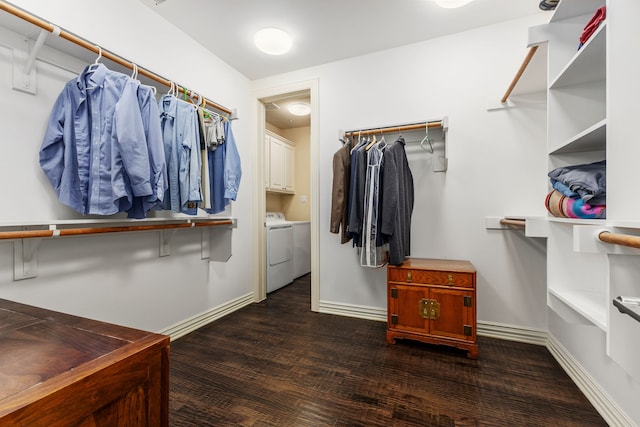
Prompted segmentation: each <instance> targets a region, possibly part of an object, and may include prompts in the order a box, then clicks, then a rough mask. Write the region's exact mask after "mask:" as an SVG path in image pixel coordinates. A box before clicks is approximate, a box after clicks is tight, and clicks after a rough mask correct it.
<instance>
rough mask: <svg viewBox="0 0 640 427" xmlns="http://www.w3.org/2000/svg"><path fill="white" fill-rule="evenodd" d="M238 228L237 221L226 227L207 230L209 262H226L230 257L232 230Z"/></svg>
mask: <svg viewBox="0 0 640 427" xmlns="http://www.w3.org/2000/svg"><path fill="white" fill-rule="evenodd" d="M237 227H238V222H237V219H234V220H233V224H232V225H230V226H228V227H212V228H210V229H209V239H210V241H209V261H216V262H227V261H229V259H230V258H231V255H232V250H231V249H232V247H231V246H232V245H231V238H232V236H233V229H234V228H237Z"/></svg>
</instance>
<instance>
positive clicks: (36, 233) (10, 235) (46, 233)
mask: <svg viewBox="0 0 640 427" xmlns="http://www.w3.org/2000/svg"><path fill="white" fill-rule="evenodd" d="M219 225H233V220H230V219H225V220H216V221H199V222H183V223H177V224H151V225H127V226H121V227H88V228H66V229H59V230H23V231H2V232H0V240H8V239H29V238H37V237H41V238H42V237H57V236H80V235H87V234H102V233H123V232H130V231H150V230H166V229H172V228H193V227H215V226H219Z"/></svg>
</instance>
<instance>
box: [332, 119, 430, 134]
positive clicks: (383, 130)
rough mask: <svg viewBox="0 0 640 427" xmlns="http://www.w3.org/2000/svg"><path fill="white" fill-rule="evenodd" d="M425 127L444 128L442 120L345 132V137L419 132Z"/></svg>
mask: <svg viewBox="0 0 640 427" xmlns="http://www.w3.org/2000/svg"><path fill="white" fill-rule="evenodd" d="M425 125H426V126H427V127H429V128H440V127H442V120H438V121H437V122H424V123H416V124H413V125H404V126H388V127H382V128H371V129H363V130H350V131H347V132H345V133H344V134H345V136H347V135H374V134H375V135H378V134H381V133H392V132H404V131H408V130H419V129H424V128H425Z"/></svg>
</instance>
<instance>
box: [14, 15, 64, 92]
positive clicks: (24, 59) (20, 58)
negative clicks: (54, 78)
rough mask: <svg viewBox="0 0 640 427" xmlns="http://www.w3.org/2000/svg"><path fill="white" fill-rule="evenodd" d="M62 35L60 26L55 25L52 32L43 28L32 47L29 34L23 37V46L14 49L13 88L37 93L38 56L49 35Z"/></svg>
mask: <svg viewBox="0 0 640 427" xmlns="http://www.w3.org/2000/svg"><path fill="white" fill-rule="evenodd" d="M49 34H53V35H55V36H59V35H60V28H59V27H57V26H55V25H53V30H52V31H51V33H50V32H49V31H47V30H44V29H41V30H40V33H39V34H38V38H37V39H36V41H35V42H34V44H33V47H31V39H30V38H29V37H27V36H25V37H23V38H22V46H21V47H20V48H14V49H13V61H12V62H13V89H15V90H19V91H21V92H25V93H29V94H31V95H35V94H36V91H37V88H38V87H37V86H38V85H37V79H36V68H35V67H34V65H35V63H36V58H37V57H38V53H40V49H42V46H43V45H44V42H45V41H46V39H47V35H49Z"/></svg>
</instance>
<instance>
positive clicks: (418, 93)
mask: <svg viewBox="0 0 640 427" xmlns="http://www.w3.org/2000/svg"><path fill="white" fill-rule="evenodd" d="M542 18H544V19H548V17H545V16H542V17H540V16H536V17H531V18H526V19H520V20H516V21H511V22H505V23H501V24H497V25H493V26H489V27H485V28H480V29H477V30H473V31H469V32H465V33H460V34H456V35H452V36H447V37H443V38H440V39H436V40H431V41H425V42H422V43H417V44H414V45H409V46H404V47H401V48H397V49H393V50H389V51H385V52H380V53H375V54H371V55H366V56H362V57H357V58H351V59H348V60H344V61H340V62H336V63H332V64H327V65H324V66H319V67H314V68H309V69H306V70H301V71H298V72H295V73H289V74H285V75H280V76H276V77H272V78H267V79H263V80H260V81H255V82H253V83H254V89H255V90H265V89H266V88H271V87H278V86H283V85H286V84H288V83H291V82H296V81H304V80H310V79H314V78H318V80H319V87H320V95H319V98H320V112H319V120H320V129H319V136H320V138H319V139H320V147H319V153H317V155H318V156H319V159H320V167H319V173H320V212H321V218H320V219H321V221H320V224H319V226H320V265H321V269H320V283H321V288H320V300H321V303H320V306H321V307H322V304H323V302H324V303H328V304H331V303H338V304H344V305H346V306H364V308H365V309H371V311H372V312H375V311H376V310H378V311H377V312H378V313H380V312H384V311H385V310H386V294H385V280H386V277H385V270H384V269H380V270H370V269H364V268H361V267H359V264H358V259H357V256H356V253H355V251H354V249H353V248H351V245H350V244H346V245H340V240H339V236H338V235H333V234H330V233H329V231H328V230H329V216H330V210H329V209H330V201H331V179H332V177H331V167H332V166H331V161H332V156H333V153H334V152H335V151H336V150H337V149H338V148H339V147H340V143H339V142H338V131H339V130H340V129H342V130H351V129H358V128H366V127H375V126H382V125H393V124H395V123H406V122H412V121H420V120H425V119H438V118H440V117H442V116H445V115H446V116H448V117H449V119H450V129H449V139H448V140H449V147H448V158H449V169H448V171H447V172H446V173H445V174H434V173H432V172H431V171H430V160H428V158H427V157H426V155H425V154H424V153H423V152H420V151H419V150H417V151H416V150H408V158H409V164H410V166H411V169H412V171H413V177H414V184H415V188H416V193H415V197H416V205H415V208H414V211H413V221H412V255H413V256H416V257H433V258H451V259H454V258H455V259H468V260H470V261H471V262H472V263H473V264H474V266H475V267H476V269H477V273H478V321H479V323H484V324H488V323H498V324H503V325H506V326H514V327H516V328H518V327H520V328H523V329H532V330H539V331H542V332H547V331H551V334H552V336H553V337H555V339H556V340H557V341H558V342H559V343H560V345H561V346H562V347H564V348H565V349H566V351H568V352H569V354H571V356H573V358H574V359H575V360H576V361H577V362H578V363H580V364H581V366H582V367H583V369H584V370H586V372H587V375H588V376H590V377H591V379H592V381H594V382H595V384H596V386H595V388H596V389H600V387H601V389H600V392H602V390H604V392H605V393H606V394H607V395H608V396H611V397H612V398H613V399H614V402H607V404H605V406H606V405H614V406H615V405H617V406H618V407H619V408H622V411H623V412H626V414H627V415H628V416H630V417H632V419H634V420H635V421H636V422H637V420H640V417H639V416H638V410H637V405H636V404H634V402H636V401H637V396H638V395H639V392H640V386H639V385H638V383H637V382H636V381H634V380H633V379H632V378H631V377H630V376H629V375H627V374H625V372H624V371H623V370H622V369H621V368H620V367H619V366H617V365H616V364H615V363H614V362H613V361H612V360H611V359H610V358H609V357H607V356H606V345H605V340H604V338H603V335H602V333H601V331H600V332H599V331H594V330H593V328H591V329H585V328H582V329H580V328H579V327H575V326H573V325H568V324H566V323H565V322H563V320H562V319H560V318H559V317H558V316H557V315H556V314H555V313H553V312H551V311H550V310H548V308H547V304H546V242H545V240H544V239H537V238H526V237H524V236H523V233H522V232H519V231H496V230H487V229H486V228H485V222H484V221H485V217H488V216H494V217H501V216H504V215H518V214H519V215H530V216H536V215H537V216H546V215H547V213H546V210H545V208H544V198H545V195H546V193H547V185H548V184H547V176H546V174H547V167H546V162H547V160H546V105H544V104H537V105H536V104H527V106H521V107H517V108H513V109H502V110H497V111H492V112H487V111H486V109H487V108H488V107H494V106H496V105H498V104H499V99H500V97H501V96H502V94H503V93H504V91H505V90H506V87H507V86H508V84H509V83H510V81H511V79H512V78H513V75H514V74H515V71H516V70H517V68H518V66H519V65H520V63H521V62H522V60H523V58H524V56H525V54H526V43H527V29H528V27H530V26H534V25H537V24H540V23H543V22H541V19H542ZM543 78H544V76H543ZM312 155H314V154H313V153H312ZM536 177H537V178H536ZM480 354H481V355H482V348H480ZM592 384H593V383H592ZM596 394H597V393H596Z"/></svg>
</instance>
